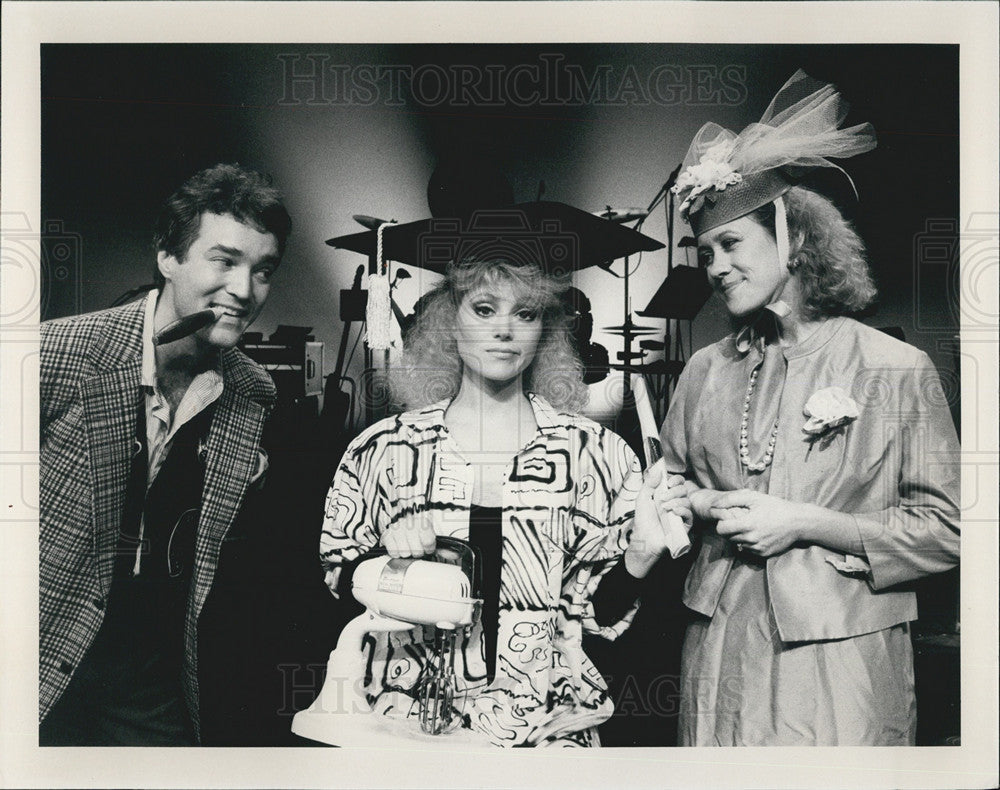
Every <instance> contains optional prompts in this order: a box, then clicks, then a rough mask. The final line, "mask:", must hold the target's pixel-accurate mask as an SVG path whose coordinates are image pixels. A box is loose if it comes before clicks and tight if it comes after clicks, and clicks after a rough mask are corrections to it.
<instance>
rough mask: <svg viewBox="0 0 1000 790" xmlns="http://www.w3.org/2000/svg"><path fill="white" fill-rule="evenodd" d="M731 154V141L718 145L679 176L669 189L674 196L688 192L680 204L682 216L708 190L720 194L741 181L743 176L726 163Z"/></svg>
mask: <svg viewBox="0 0 1000 790" xmlns="http://www.w3.org/2000/svg"><path fill="white" fill-rule="evenodd" d="M732 152H733V142H732V141H731V140H726V141H723V142H721V143H718V144H717V145H714V146H712V147H711V148H709V149H708V150H707V151H706V152H705V153H704V155H703V156H702V157H701V159H700V160H699V162H698V164H696V165H690V166H689V167H687V168H686V169H685V170H684V172H683V173H681V174H680V176H679V177H678V178H677V183H676V184H674V185H673V186H672V187H671V188H670V189H671V191H672V192H673V193H674V194H675V195H679V194H680V193H681V192H684V191H685V190H690V192H689V193H688V194H687V195H686V196H685V198H684V202H682V203H681V207H680V211H681V215H682V216H686V215H687V213H688V212H689V211H690V210H691V207H692V203H694V201H695V199H696V198H697V197H698V196H699V195H701V194H702V193H704V192H707V191H708V190H710V189H715V190H717V191H719V192H721V191H723V190H724V189H725V188H726V187H727V186H730V185H731V184H738V183H740V182H741V181H742V180H743V176H741V175H740V174H739V173H737V172H736V171H735V170H733V166H732V165H731V164H730V163H729V162H728V161H727V160H728V159H729V157H730V155H731V154H732Z"/></svg>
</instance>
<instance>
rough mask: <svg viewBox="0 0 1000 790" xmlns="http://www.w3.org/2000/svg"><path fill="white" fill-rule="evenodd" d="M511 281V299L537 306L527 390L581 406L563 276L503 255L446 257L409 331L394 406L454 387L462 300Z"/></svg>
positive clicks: (422, 402) (583, 390)
mask: <svg viewBox="0 0 1000 790" xmlns="http://www.w3.org/2000/svg"><path fill="white" fill-rule="evenodd" d="M498 285H503V286H507V287H509V288H510V289H511V290H512V291H513V293H514V298H515V299H517V300H518V301H519V302H521V303H523V304H524V305H525V306H526V307H531V308H533V309H536V310H539V311H540V313H541V320H542V335H541V338H540V339H539V341H538V348H537V350H536V351H535V357H534V359H533V360H532V362H531V364H530V365H529V366H528V368H527V369H526V370H525V371H524V374H523V375H522V381H523V383H524V389H525V391H528V392H534V393H537V394H538V395H541V396H542V397H543V398H545V400H547V401H548V402H549V404H550V405H551V406H552V407H553V408H555V409H556V410H558V411H563V412H570V413H575V412H579V410H580V409H581V408H583V406H584V405H585V404H586V402H587V394H588V393H587V387H586V385H584V383H583V363H582V362H581V361H580V357H579V355H578V354H577V352H576V348H575V346H574V343H573V339H572V335H571V332H570V314H569V312H568V306H567V304H566V301H565V299H564V295H565V293H566V291H567V289H568V288H569V286H570V282H569V278H568V277H557V276H555V275H549V274H546V273H545V272H544V271H543V270H542V268H541V267H540V266H538V265H536V264H529V265H523V264H515V263H513V262H511V261H508V260H506V259H489V260H467V261H462V262H460V263H457V264H451V265H450V266H449V267H448V270H447V272H446V273H445V277H444V279H443V280H442V281H441V282H440V283H438V285H437V286H435V287H434V288H433V289H432V290H431V291H430V292H428V293H427V294H426V295H425V296H424V297H422V298H421V302H422V307H421V309H420V310H419V312H418V315H417V316H416V318H415V321H414V324H413V326H412V327H410V329H409V331H408V332H407V333H406V338H405V348H404V352H403V359H402V361H401V363H400V364H398V365H396V367H395V368H394V370H393V374H392V377H391V379H390V384H391V387H392V395H393V401H394V403H395V405H396V406H397V407H400V408H405V409H416V408H420V407H422V406H426V405H427V404H430V403H436V402H437V401H439V400H443V399H445V398H453V397H455V395H457V394H458V389H459V386H460V385H461V383H462V359H461V357H460V356H459V354H458V344H457V342H456V340H455V319H456V316H457V313H458V308H459V305H461V303H462V299H464V298H465V296H466V295H467V294H469V293H471V292H472V291H477V290H480V289H489V288H495V287H496V286H498Z"/></svg>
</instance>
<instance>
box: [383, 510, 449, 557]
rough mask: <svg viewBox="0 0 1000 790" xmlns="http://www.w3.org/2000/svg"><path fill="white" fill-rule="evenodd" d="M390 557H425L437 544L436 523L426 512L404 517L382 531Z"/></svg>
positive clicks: (384, 543) (384, 544)
mask: <svg viewBox="0 0 1000 790" xmlns="http://www.w3.org/2000/svg"><path fill="white" fill-rule="evenodd" d="M382 545H383V546H385V549H386V551H387V552H388V553H389V556H390V557H424V556H426V555H427V554H432V553H433V552H434V549H435V547H436V546H437V536H436V535H435V534H434V525H433V524H432V523H431V520H430V519H429V518H428V517H427V514H425V513H418V514H416V515H412V516H408V517H407V518H402V519H400V520H399V521H397V522H396V523H395V524H393V525H392V526H391V527H389V529H387V530H386V531H385V532H383V533H382Z"/></svg>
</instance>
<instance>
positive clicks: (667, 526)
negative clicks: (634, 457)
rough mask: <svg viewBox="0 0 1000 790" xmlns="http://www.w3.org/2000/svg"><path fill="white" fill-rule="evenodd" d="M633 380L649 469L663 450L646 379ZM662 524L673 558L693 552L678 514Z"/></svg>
mask: <svg viewBox="0 0 1000 790" xmlns="http://www.w3.org/2000/svg"><path fill="white" fill-rule="evenodd" d="M631 378H632V393H633V395H634V396H635V411H636V413H637V414H638V415H639V430H640V431H641V432H642V438H643V442H642V447H643V450H644V451H645V454H646V468H647V469H649V468H650V467H651V466H652V465H653V464H655V463H656V462H657V461H659V460H660V459H661V458H662V457H663V449H662V447H661V445H660V436H659V431H657V430H656V419H655V418H654V417H653V407H652V405H651V404H650V401H649V391H648V390H647V389H646V379H645V377H644V376H643V375H642V374H641V373H633V374H632V377H631ZM664 519H666V521H664ZM660 524H661V525H662V526H663V528H664V532H665V533H666V541H667V549H668V550H669V551H670V556H671V557H673V558H674V559H675V560H676V559H677V558H678V557H683V556H684V555H685V554H687V553H688V551H690V550H691V539H690V538H689V537H688V532H687V529H686V528H685V526H684V522H683V521H682V520H681V517H680V516H678V515H677V514H676V513H666V514H664V515H663V516H662V517H660Z"/></svg>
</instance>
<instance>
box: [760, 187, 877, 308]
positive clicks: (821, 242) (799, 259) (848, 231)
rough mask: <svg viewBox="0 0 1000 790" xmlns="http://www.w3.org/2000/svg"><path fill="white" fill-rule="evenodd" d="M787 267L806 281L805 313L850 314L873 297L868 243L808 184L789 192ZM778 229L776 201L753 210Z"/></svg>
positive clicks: (765, 224)
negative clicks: (775, 220) (776, 225)
mask: <svg viewBox="0 0 1000 790" xmlns="http://www.w3.org/2000/svg"><path fill="white" fill-rule="evenodd" d="M784 197H785V212H786V216H787V218H788V247H789V255H788V257H789V260H788V265H789V268H791V269H793V270H794V272H795V275H796V276H797V277H798V278H799V281H800V283H801V286H802V297H803V299H802V312H803V315H804V317H805V318H807V319H810V320H811V319H815V318H820V317H822V316H832V315H850V314H852V313H858V312H860V311H862V310H864V309H865V308H866V307H868V306H869V305H871V304H872V303H873V302H874V301H875V297H876V295H877V291H876V289H875V283H874V281H873V280H872V275H871V270H870V269H869V267H868V254H867V250H866V249H865V243H864V242H863V241H862V240H861V237H860V236H858V234H857V231H855V230H854V226H853V225H851V223H850V222H848V221H847V220H846V219H844V215H843V214H841V213H840V209H838V208H837V207H836V205H834V203H833V201H831V200H830V199H829V198H826V197H824V196H823V195H820V194H819V193H818V192H813V191H812V190H811V189H806V188H805V187H792V189H790V190H789V191H788V192H787V193H785V196H784ZM750 216H751V217H752V218H753V219H754V220H755V221H756V222H757V223H758V224H760V225H762V226H763V227H765V228H767V229H768V230H769V231H770V232H771V233H772V234H773V233H774V204H773V203H767V204H765V205H764V206H761V207H760V208H759V209H756V210H755V211H752V212H750Z"/></svg>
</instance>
